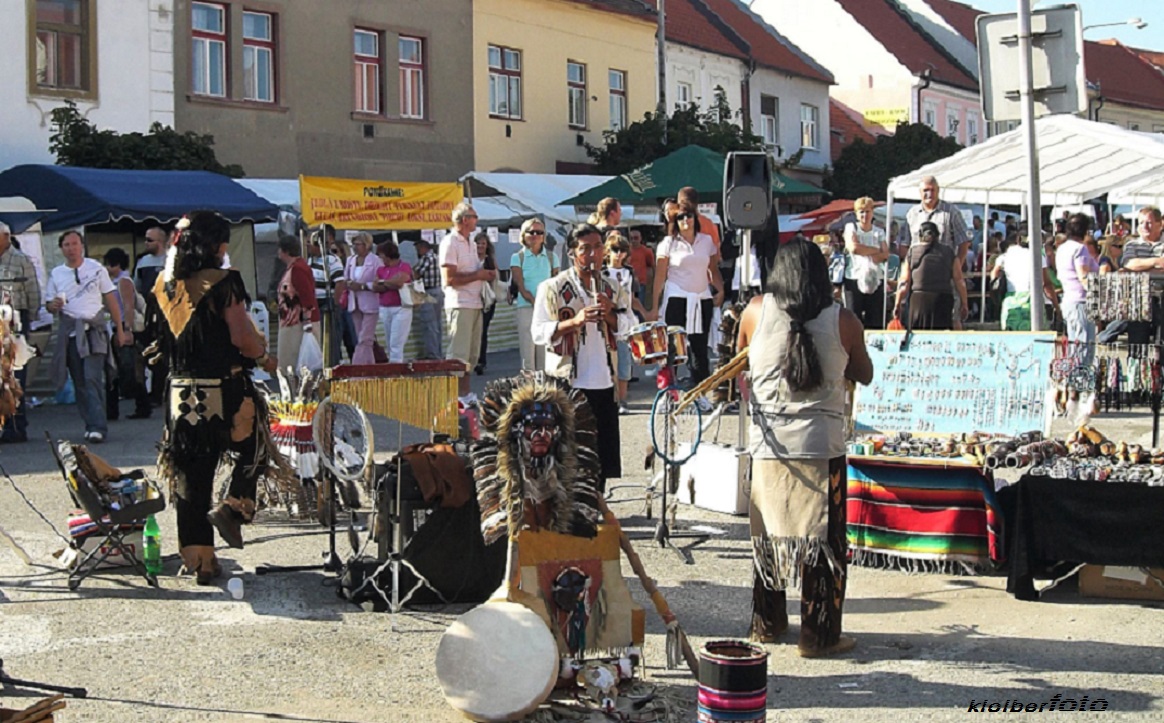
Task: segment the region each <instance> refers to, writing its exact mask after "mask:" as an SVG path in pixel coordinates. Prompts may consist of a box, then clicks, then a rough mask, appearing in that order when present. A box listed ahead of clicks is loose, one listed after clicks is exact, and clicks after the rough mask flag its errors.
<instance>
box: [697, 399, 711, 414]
mask: <svg viewBox="0 0 1164 723" xmlns="http://www.w3.org/2000/svg"><path fill="white" fill-rule="evenodd" d="M695 405H696V406H697V407H699V411H700V412H701V413H703V414H711V410H713V409H715V407H714V406H713V405H712V403H711V402H709V401H708V400H707V397H700V398H699V399H696V400H695Z"/></svg>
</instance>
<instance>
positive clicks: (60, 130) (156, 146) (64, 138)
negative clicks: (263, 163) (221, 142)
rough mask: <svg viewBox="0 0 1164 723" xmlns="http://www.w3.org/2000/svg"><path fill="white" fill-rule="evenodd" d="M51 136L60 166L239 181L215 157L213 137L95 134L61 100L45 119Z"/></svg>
mask: <svg viewBox="0 0 1164 723" xmlns="http://www.w3.org/2000/svg"><path fill="white" fill-rule="evenodd" d="M50 115H51V117H52V123H53V134H52V136H50V137H49V151H51V152H52V153H53V154H54V155H55V156H56V157H57V165H60V166H84V167H87V168H122V169H131V170H145V171H213V172H214V173H221V174H223V175H225V176H230V177H232V178H241V177H242V176H243V175H244V174H243V169H242V166H239V165H235V164H231V165H225V166H224V165H223V164H221V163H219V162H218V159H217V158H216V157H215V155H214V136H211V135H199V134H197V133H193V132H190V131H187V132H186V133H179V132H178V131H176V130H174V129H173V128H170V127H168V126H163V125H162V124H161V123H154V124H153V125H152V126H150V130H149V133H145V134H143V133H117V132H116V131H110V130H104V131H102V130H97V126H95V125H93V123H91V122H90V121H89V120H88V119H87V118H85V117H84V116H82V115H81V113H80V111H78V110H77V104H76V103H74V102H73V101H71V100H66V101H65V105H63V106H61V107H60V108H54V109H53V111H52V113H51V114H50Z"/></svg>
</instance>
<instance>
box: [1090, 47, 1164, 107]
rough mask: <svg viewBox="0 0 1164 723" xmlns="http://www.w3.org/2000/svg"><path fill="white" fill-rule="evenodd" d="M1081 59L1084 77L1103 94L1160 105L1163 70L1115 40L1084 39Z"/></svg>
mask: <svg viewBox="0 0 1164 723" xmlns="http://www.w3.org/2000/svg"><path fill="white" fill-rule="evenodd" d="M1083 62H1084V65H1085V67H1086V68H1087V80H1088V81H1090V82H1092V83H1095V84H1097V85H1099V92H1100V95H1102V96H1103V97H1104V98H1106V99H1108V100H1111V101H1115V102H1117V103H1124V104H1127V105H1134V106H1139V107H1141V108H1153V109H1162V108H1164V73H1162V72H1161V71H1160V69H1159V68H1157V67H1156V66H1155V65H1153V64H1152V63H1151V61H1149V60H1147V59H1145V58H1142V57H1140V54H1139V53H1137V52H1135V51H1134V50H1132V49H1131V48H1128V47H1127V46H1124V45H1122V44H1121V43H1120V42H1119V41H1118V40H1102V41H1100V42H1092V41H1087V42H1085V43H1084V45H1083Z"/></svg>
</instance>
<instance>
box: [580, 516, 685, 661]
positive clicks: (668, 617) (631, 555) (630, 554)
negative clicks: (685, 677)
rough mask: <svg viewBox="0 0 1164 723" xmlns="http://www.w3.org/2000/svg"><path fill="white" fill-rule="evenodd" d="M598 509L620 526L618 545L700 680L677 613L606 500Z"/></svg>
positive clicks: (610, 520)
mask: <svg viewBox="0 0 1164 723" xmlns="http://www.w3.org/2000/svg"><path fill="white" fill-rule="evenodd" d="M598 509H600V510H601V511H602V514H603V515H604V516H605V517H606V518H607V521H608V522H613V523H614V524H615V525H617V526H618V544H619V546H620V547H622V551H623V553H625V554H626V559H627V562H629V563H630V566H631V569H632V570H634V571H635V575H637V576H638V578H639V582H640V583H641V584H642V586H643V590H644V591H646V593H647V595H649V596H650V598H651V602H652V603H654V605H655V612H657V613H658V614H659V617H660V618H662V619H663V623H664V624H665V625H666V626H667V627H668V628H670V627H671V626H672V624H673V625H674V628H675V632H676V634H677V636H678V638H679V649H680V650H681V651H683V659H684V660H685V661H687V667H688V668H689V669H690V670H691V674H692V675H694V676H695V679H696V680H698V679H699V659H698V658H696V657H695V651H693V650H692V649H691V643H689V642H688V641H687V633H685V632H683V628H682V627H681V626H680V625H679V620H678V618H676V617H675V613H673V612H671V606H670V605H668V604H667V600H666V599H665V598H664V597H663V593H661V592H659V587H658V586H657V585H655V581H654V580H653V579H651V577H650V575H648V574H647V570H646V568H644V567H643V561H642V560H641V559H639V553H637V552H635V548H634V547H633V546H631V541H630V538H629V537H627V536H626V532H624V531H623V529H622V525H620V524H619V523H618V518H616V517H615V516H614V514H613V513H612V512H611V511H610V508H609V507H607V506H606V500H604V499H602V498H601V497H599V498H598Z"/></svg>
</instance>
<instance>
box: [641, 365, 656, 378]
mask: <svg viewBox="0 0 1164 723" xmlns="http://www.w3.org/2000/svg"><path fill="white" fill-rule="evenodd" d="M658 373H659V369H658V368H657V367H647V368H646V369H644V370H643V374H645V375H646V376H648V377H653V376H655V375H656V374H658Z"/></svg>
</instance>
